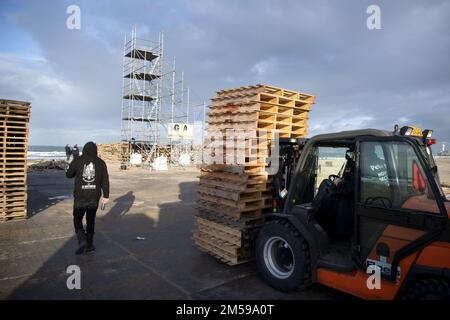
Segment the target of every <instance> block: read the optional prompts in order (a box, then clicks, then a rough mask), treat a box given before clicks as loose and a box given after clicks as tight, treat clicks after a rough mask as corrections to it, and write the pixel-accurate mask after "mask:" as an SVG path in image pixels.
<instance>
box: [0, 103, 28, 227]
mask: <svg viewBox="0 0 450 320" xmlns="http://www.w3.org/2000/svg"><path fill="white" fill-rule="evenodd" d="M29 118H30V104H29V103H28V102H21V101H12V100H0V221H8V220H12V219H23V218H26V213H27V192H26V180H27V145H28V123H29Z"/></svg>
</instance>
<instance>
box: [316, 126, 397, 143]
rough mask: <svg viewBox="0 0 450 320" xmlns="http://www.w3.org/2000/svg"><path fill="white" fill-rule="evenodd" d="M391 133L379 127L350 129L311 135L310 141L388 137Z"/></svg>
mask: <svg viewBox="0 0 450 320" xmlns="http://www.w3.org/2000/svg"><path fill="white" fill-rule="evenodd" d="M392 135H393V133H392V132H390V131H386V130H379V129H363V130H351V131H341V132H336V133H327V134H319V135H317V136H314V137H312V138H311V139H310V142H319V141H330V140H346V139H353V138H356V137H359V136H373V137H388V136H392Z"/></svg>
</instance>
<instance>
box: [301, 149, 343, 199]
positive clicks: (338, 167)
mask: <svg viewBox="0 0 450 320" xmlns="http://www.w3.org/2000/svg"><path fill="white" fill-rule="evenodd" d="M348 149H349V148H348V147H332V146H314V148H313V149H311V151H310V152H309V154H308V156H307V158H306V162H305V164H304V166H303V168H302V170H301V171H300V176H299V177H298V180H297V181H296V186H295V188H296V189H295V193H294V198H293V204H305V203H311V202H312V201H313V200H314V197H315V196H316V195H317V191H318V188H319V185H320V184H321V182H322V181H323V180H325V179H328V177H329V176H330V175H339V174H340V173H342V171H343V169H344V165H345V164H346V159H345V153H346V151H347V150H348Z"/></svg>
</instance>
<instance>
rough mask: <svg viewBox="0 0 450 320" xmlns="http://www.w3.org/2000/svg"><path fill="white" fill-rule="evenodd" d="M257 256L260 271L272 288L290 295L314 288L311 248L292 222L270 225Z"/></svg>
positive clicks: (259, 241) (261, 236)
mask: <svg viewBox="0 0 450 320" xmlns="http://www.w3.org/2000/svg"><path fill="white" fill-rule="evenodd" d="M255 253H256V265H257V268H258V271H259V273H260V275H261V277H262V278H263V280H264V281H265V282H266V283H268V284H269V285H270V286H271V287H273V288H275V289H277V290H279V291H283V292H288V291H293V290H296V289H305V288H307V287H308V286H309V285H310V284H311V263H310V254H309V248H308V244H307V243H306V241H305V239H304V238H303V237H302V236H301V235H300V233H299V232H298V231H297V230H296V228H294V227H293V226H292V225H291V224H290V223H289V222H287V221H284V220H274V221H271V222H268V223H267V224H266V226H264V227H263V228H262V230H261V232H260V233H259V235H258V238H257V240H256V252H255Z"/></svg>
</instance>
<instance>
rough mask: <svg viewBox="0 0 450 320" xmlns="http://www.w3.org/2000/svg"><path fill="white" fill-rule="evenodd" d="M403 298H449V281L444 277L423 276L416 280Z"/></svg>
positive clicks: (447, 299)
mask: <svg viewBox="0 0 450 320" xmlns="http://www.w3.org/2000/svg"><path fill="white" fill-rule="evenodd" d="M403 300H446V301H449V300H450V282H449V281H448V280H445V279H438V278H424V279H421V280H418V281H416V282H415V283H414V284H413V285H412V286H411V287H410V288H409V289H408V290H407V292H406V294H405V295H404V296H403Z"/></svg>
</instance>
